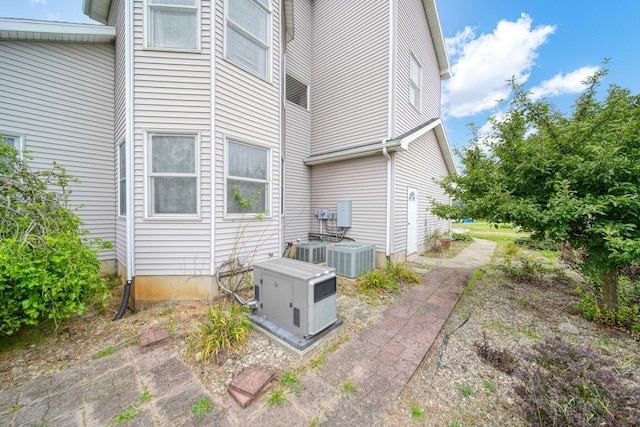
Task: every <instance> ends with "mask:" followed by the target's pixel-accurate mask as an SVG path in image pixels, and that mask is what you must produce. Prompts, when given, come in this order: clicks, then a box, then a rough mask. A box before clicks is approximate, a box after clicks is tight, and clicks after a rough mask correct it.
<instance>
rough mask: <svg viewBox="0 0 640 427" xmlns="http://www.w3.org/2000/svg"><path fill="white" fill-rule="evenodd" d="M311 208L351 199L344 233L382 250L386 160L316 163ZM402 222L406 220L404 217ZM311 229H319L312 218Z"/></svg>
mask: <svg viewBox="0 0 640 427" xmlns="http://www.w3.org/2000/svg"><path fill="white" fill-rule="evenodd" d="M311 177H312V189H311V193H312V195H313V196H312V199H311V208H312V209H316V208H329V211H330V212H334V213H335V212H336V202H338V201H339V200H351V202H352V227H351V228H350V229H349V231H348V233H347V235H346V236H347V237H350V238H352V239H355V240H356V241H358V242H362V243H371V244H375V245H376V246H377V251H378V252H384V251H385V229H386V217H387V208H386V200H387V199H386V194H387V164H386V160H385V158H384V157H383V156H382V155H380V156H369V157H364V158H360V159H354V160H345V161H342V162H336V163H328V164H323V165H317V166H314V167H313V168H312V171H311ZM405 222H406V221H405ZM311 231H312V232H319V231H320V229H319V222H318V220H317V219H315V216H314V221H313V227H312V230H311Z"/></svg>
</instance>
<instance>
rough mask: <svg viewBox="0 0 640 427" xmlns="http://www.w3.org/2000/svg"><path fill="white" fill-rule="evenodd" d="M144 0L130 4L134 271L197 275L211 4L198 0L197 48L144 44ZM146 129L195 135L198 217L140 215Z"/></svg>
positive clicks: (207, 147) (205, 225)
mask: <svg viewBox="0 0 640 427" xmlns="http://www.w3.org/2000/svg"><path fill="white" fill-rule="evenodd" d="M143 6H144V2H141V1H139V2H138V1H137V2H135V3H134V40H133V42H134V59H133V87H134V93H133V114H134V119H133V120H134V123H133V126H134V177H133V179H134V186H135V192H134V193H135V197H134V211H135V227H134V229H135V236H134V241H135V243H134V245H135V260H136V271H135V274H136V275H202V274H209V273H210V261H209V260H210V258H211V231H210V229H211V214H212V211H211V186H212V175H211V174H212V162H211V156H212V150H211V102H210V97H211V95H210V93H211V69H210V59H211V25H210V22H209V20H210V18H211V3H210V2H209V1H206V0H202V2H201V15H200V20H201V26H200V35H201V52H197V53H193V52H174V51H162V50H152V49H144V47H143V33H144V29H145V28H144V25H143V20H144V9H143ZM145 132H147V133H176V132H181V133H185V134H197V135H198V153H199V178H200V187H199V188H200V193H199V195H200V204H199V212H200V218H191V219H171V218H163V219H157V218H152V219H148V218H145V217H146V214H147V206H146V205H145V179H146V177H145V175H144V171H145V164H144V162H145V152H146V150H147V146H146V145H147V141H146V140H145V135H146V134H145ZM130 214H134V213H130Z"/></svg>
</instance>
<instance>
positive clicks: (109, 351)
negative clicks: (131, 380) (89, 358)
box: [95, 346, 118, 359]
mask: <svg viewBox="0 0 640 427" xmlns="http://www.w3.org/2000/svg"><path fill="white" fill-rule="evenodd" d="M116 351H118V348H117V347H113V346H109V347H107V348H105V349H104V350H100V351H99V352H97V353H96V356H95V357H96V359H100V358H103V357H106V356H109V355H110V354H113V353H115V352H116Z"/></svg>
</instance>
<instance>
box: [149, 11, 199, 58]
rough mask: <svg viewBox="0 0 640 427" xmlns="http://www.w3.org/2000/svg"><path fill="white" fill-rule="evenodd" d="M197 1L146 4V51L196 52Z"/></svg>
mask: <svg viewBox="0 0 640 427" xmlns="http://www.w3.org/2000/svg"><path fill="white" fill-rule="evenodd" d="M199 6H200V0H147V47H151V48H159V49H176V50H197V49H198V38H199V34H200V31H199V19H198V17H199V9H200V7H199Z"/></svg>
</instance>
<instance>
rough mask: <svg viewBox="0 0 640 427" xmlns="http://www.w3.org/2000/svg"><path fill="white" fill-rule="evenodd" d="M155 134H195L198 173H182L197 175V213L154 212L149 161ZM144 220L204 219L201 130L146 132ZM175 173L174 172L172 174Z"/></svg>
mask: <svg viewBox="0 0 640 427" xmlns="http://www.w3.org/2000/svg"><path fill="white" fill-rule="evenodd" d="M154 135H170V136H193V137H194V138H195V144H196V152H195V154H196V165H195V166H196V173H195V174H192V175H188V174H182V176H195V177H196V213H195V214H153V213H152V209H151V206H152V205H151V203H152V202H153V199H152V195H151V186H150V185H149V183H150V178H151V175H149V172H150V170H149V163H150V162H151V158H152V157H151V137H152V136H154ZM143 170H144V220H145V221H166V220H171V221H176V220H183V221H200V220H201V219H202V216H201V215H202V213H201V212H202V211H201V206H200V204H201V195H200V193H201V185H202V184H201V182H202V178H201V172H200V133H199V132H176V131H162V130H157V131H156V130H153V131H145V132H144V167H143ZM172 175H174V174H172Z"/></svg>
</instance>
